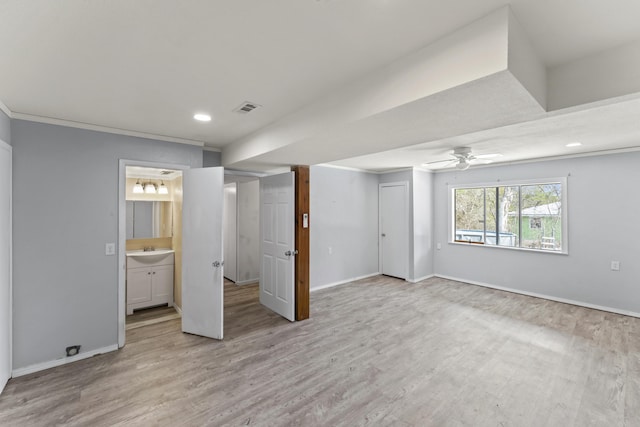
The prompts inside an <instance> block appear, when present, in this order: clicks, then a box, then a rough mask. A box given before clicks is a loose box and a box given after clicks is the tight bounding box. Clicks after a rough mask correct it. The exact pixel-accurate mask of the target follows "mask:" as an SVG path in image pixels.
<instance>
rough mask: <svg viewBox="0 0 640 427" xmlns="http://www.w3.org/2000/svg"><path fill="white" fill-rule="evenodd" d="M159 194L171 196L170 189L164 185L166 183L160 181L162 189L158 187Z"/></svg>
mask: <svg viewBox="0 0 640 427" xmlns="http://www.w3.org/2000/svg"><path fill="white" fill-rule="evenodd" d="M158 194H169V189H168V188H167V186H166V185H164V181H160V187H158Z"/></svg>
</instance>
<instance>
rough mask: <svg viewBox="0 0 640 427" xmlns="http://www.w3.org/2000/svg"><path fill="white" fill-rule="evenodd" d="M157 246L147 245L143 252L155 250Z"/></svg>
mask: <svg viewBox="0 0 640 427" xmlns="http://www.w3.org/2000/svg"><path fill="white" fill-rule="evenodd" d="M155 250H156V248H154V247H153V246H145V247H144V248H143V249H142V251H143V252H150V251H155Z"/></svg>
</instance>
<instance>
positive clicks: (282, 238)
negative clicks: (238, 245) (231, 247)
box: [260, 172, 295, 322]
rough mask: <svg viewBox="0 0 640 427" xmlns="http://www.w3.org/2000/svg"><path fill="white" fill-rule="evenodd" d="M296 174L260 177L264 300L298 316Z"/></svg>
mask: <svg viewBox="0 0 640 427" xmlns="http://www.w3.org/2000/svg"><path fill="white" fill-rule="evenodd" d="M294 196H295V187H294V174H293V172H287V173H283V174H280V175H272V176H267V177H264V178H260V243H261V245H260V246H261V260H262V261H261V263H260V303H261V304H262V305H264V306H266V307H267V308H269V309H271V310H273V311H275V312H276V313H278V314H279V315H281V316H282V317H284V318H286V319H289V320H290V321H292V322H293V321H294V320H295V314H294V313H295V290H294V282H293V276H294V267H295V266H294V257H295V247H294V237H295V234H294V233H295V224H294Z"/></svg>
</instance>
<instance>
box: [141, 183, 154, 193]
mask: <svg viewBox="0 0 640 427" xmlns="http://www.w3.org/2000/svg"><path fill="white" fill-rule="evenodd" d="M144 192H145V193H146V194H156V185H155V184H153V183H151V182H147V183H146V184H145V185H144Z"/></svg>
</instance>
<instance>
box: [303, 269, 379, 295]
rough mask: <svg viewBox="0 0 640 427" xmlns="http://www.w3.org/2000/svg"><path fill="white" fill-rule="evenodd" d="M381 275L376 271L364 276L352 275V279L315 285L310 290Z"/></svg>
mask: <svg viewBox="0 0 640 427" xmlns="http://www.w3.org/2000/svg"><path fill="white" fill-rule="evenodd" d="M379 275H380V273H378V272H376V273H371V274H366V275H364V276H358V277H352V278H350V279H345V280H341V281H339V282H333V283H326V284H324V285H320V286H314V287H312V288H311V289H310V291H311V292H315V291H319V290H321V289H327V288H333V287H334V286H339V285H344V284H345V283H351V282H355V281H356V280H362V279H368V278H369V277H374V276H379Z"/></svg>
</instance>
